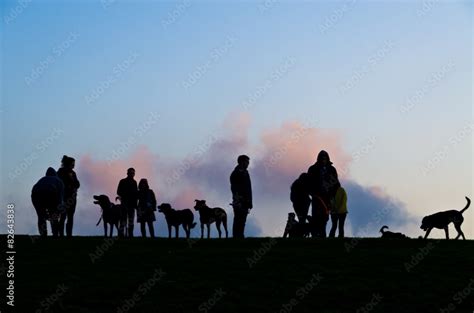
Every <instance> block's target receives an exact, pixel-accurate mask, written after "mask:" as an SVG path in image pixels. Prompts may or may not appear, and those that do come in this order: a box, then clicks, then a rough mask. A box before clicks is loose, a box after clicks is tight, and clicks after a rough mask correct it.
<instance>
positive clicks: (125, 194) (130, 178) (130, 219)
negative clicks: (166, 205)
mask: <svg viewBox="0 0 474 313" xmlns="http://www.w3.org/2000/svg"><path fill="white" fill-rule="evenodd" d="M134 177H135V169H133V168H129V169H128V170H127V178H124V179H122V180H120V182H119V185H118V188H117V195H118V196H119V197H120V201H121V203H122V205H123V206H125V208H126V210H127V223H128V236H129V237H130V238H131V237H133V223H134V221H135V210H136V209H137V201H138V186H137V181H136V180H135V179H134Z"/></svg>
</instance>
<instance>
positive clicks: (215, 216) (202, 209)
mask: <svg viewBox="0 0 474 313" xmlns="http://www.w3.org/2000/svg"><path fill="white" fill-rule="evenodd" d="M195 201H196V205H195V206H194V209H195V210H196V211H198V212H199V220H200V221H201V239H202V238H204V225H205V226H207V238H210V236H211V224H212V223H214V222H215V223H216V227H217V232H218V233H219V238H221V237H222V232H221V224H222V225H223V226H224V230H225V237H226V238H228V237H229V234H228V232H227V213H226V212H225V211H224V209H222V208H210V207H208V206H207V204H206V200H195Z"/></svg>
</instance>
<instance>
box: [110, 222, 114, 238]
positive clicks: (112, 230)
mask: <svg viewBox="0 0 474 313" xmlns="http://www.w3.org/2000/svg"><path fill="white" fill-rule="evenodd" d="M113 236H114V224H110V238H112V237H113Z"/></svg>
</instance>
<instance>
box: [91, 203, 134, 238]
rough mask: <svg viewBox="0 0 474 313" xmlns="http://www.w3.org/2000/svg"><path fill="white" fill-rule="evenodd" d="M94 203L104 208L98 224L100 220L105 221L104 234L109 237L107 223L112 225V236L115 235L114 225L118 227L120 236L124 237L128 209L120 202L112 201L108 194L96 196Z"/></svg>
mask: <svg viewBox="0 0 474 313" xmlns="http://www.w3.org/2000/svg"><path fill="white" fill-rule="evenodd" d="M94 200H95V201H94V203H95V204H98V205H99V206H100V207H101V209H102V215H101V216H100V219H99V221H98V222H97V226H99V224H100V221H101V220H103V221H104V236H105V237H107V224H109V225H110V237H112V236H113V233H114V226H115V227H116V228H117V232H118V236H119V237H123V228H124V227H123V225H122V221H123V217H124V216H126V209H125V208H124V207H123V206H122V205H119V204H114V203H112V202H110V199H109V197H107V196H106V195H100V196H94Z"/></svg>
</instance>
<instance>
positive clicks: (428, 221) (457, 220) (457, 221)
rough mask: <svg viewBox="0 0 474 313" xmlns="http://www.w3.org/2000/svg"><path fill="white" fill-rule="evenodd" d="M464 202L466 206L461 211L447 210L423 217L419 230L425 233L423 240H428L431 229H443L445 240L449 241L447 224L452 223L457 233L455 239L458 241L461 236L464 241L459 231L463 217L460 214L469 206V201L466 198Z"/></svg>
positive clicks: (462, 234)
mask: <svg viewBox="0 0 474 313" xmlns="http://www.w3.org/2000/svg"><path fill="white" fill-rule="evenodd" d="M466 200H467V204H466V206H465V207H464V209H462V210H461V211H457V210H449V211H444V212H438V213H435V214H433V215H428V216H426V217H424V218H423V220H422V222H421V227H420V228H421V229H423V230H424V231H425V232H426V234H425V239H426V238H428V235H429V234H430V232H431V230H432V229H433V228H438V229H444V232H445V233H446V239H449V230H448V226H449V224H451V223H453V224H454V228H455V229H456V231H457V232H458V236H457V237H456V239H459V237H461V236H462V238H463V239H464V240H466V237H464V233H463V232H462V230H461V225H462V223H463V222H464V217H463V216H462V214H463V213H464V212H465V211H466V210H467V209H468V208H469V206H470V205H471V199H469V198H468V197H466Z"/></svg>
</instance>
